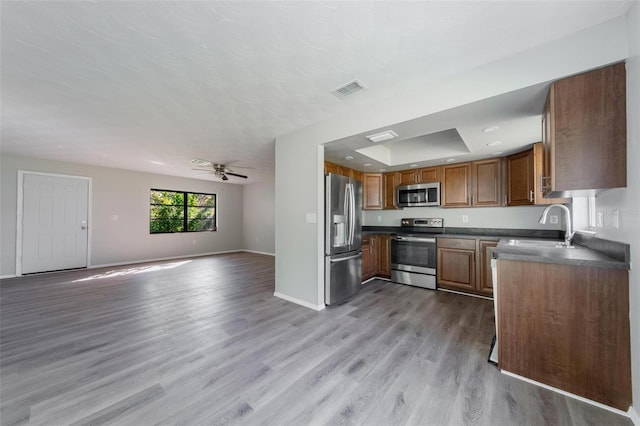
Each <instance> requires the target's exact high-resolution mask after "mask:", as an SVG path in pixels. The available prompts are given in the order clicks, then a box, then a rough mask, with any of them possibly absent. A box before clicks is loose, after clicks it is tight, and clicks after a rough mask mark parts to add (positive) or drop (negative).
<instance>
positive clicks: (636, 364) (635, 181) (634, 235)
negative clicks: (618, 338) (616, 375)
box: [592, 2, 640, 413]
mask: <svg viewBox="0 0 640 426" xmlns="http://www.w3.org/2000/svg"><path fill="white" fill-rule="evenodd" d="M627 37H628V43H629V46H628V48H629V58H628V59H627V188H624V189H616V190H612V191H609V192H607V193H605V194H602V195H600V196H598V197H597V198H596V211H603V212H604V228H592V230H594V231H596V233H597V234H596V236H597V237H599V238H605V239H610V240H615V241H622V242H625V243H628V244H630V245H631V262H632V267H633V269H632V270H631V271H630V276H629V278H630V283H629V300H630V310H631V312H630V317H631V359H632V370H633V397H634V398H633V400H634V402H633V406H634V409H635V411H636V413H638V412H640V271H639V268H640V3H639V2H634V4H633V5H632V6H631V9H630V10H629V12H628V15H627ZM616 210H617V211H619V215H620V216H619V217H620V220H619V222H620V227H619V228H614V227H613V212H614V211H616Z"/></svg>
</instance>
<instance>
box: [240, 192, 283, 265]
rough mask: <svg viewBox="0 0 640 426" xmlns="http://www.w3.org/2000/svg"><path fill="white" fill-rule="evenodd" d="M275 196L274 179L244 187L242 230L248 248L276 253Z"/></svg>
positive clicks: (245, 246)
mask: <svg viewBox="0 0 640 426" xmlns="http://www.w3.org/2000/svg"><path fill="white" fill-rule="evenodd" d="M275 196H276V187H275V182H274V181H268V182H260V183H254V184H251V185H245V186H244V187H243V193H242V231H243V236H244V238H243V247H244V248H245V249H246V250H250V251H257V252H261V253H269V254H275V252H276V240H275V237H276V235H275V201H276V200H275V198H276V197H275Z"/></svg>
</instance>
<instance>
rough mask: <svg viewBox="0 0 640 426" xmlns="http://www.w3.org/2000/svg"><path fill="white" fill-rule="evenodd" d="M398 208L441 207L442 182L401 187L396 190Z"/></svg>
mask: <svg viewBox="0 0 640 426" xmlns="http://www.w3.org/2000/svg"><path fill="white" fill-rule="evenodd" d="M396 202H397V206H398V207H431V206H439V205H440V182H431V183H417V184H414V185H400V186H398V187H397V188H396Z"/></svg>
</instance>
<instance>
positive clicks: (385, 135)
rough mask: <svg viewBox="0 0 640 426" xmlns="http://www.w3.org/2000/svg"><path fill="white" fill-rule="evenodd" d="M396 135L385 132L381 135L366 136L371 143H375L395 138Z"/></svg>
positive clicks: (391, 132) (390, 131)
mask: <svg viewBox="0 0 640 426" xmlns="http://www.w3.org/2000/svg"><path fill="white" fill-rule="evenodd" d="M397 137H398V134H397V133H396V132H394V131H393V130H386V131H384V132H381V133H376V134H375V135H369V136H366V138H367V139H369V140H370V141H371V142H374V143H377V142H382V141H388V140H389V139H393V138H397Z"/></svg>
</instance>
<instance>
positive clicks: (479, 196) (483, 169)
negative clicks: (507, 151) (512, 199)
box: [471, 158, 502, 207]
mask: <svg viewBox="0 0 640 426" xmlns="http://www.w3.org/2000/svg"><path fill="white" fill-rule="evenodd" d="M472 166H473V167H472V173H473V190H472V191H471V205H473V206H478V207H498V206H501V205H502V158H493V159H490V160H482V161H474V162H473V163H472Z"/></svg>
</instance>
